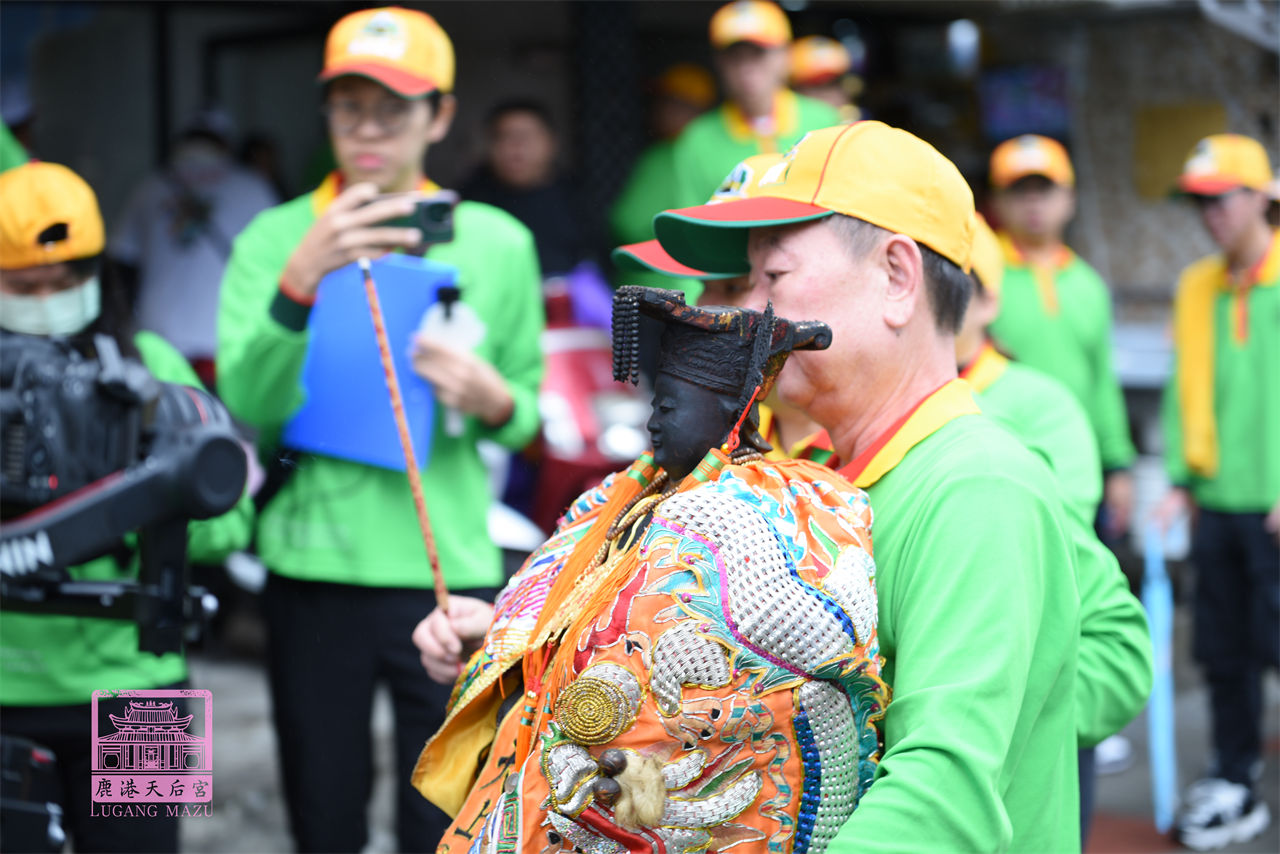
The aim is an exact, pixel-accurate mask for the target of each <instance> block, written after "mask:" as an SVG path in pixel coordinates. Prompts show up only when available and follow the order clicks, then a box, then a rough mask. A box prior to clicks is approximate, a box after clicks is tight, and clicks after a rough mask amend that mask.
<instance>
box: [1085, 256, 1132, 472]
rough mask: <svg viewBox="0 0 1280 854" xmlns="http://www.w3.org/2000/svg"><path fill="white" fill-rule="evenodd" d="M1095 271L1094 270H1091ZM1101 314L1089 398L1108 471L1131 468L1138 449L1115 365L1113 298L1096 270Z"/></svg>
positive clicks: (1096, 324)
mask: <svg viewBox="0 0 1280 854" xmlns="http://www.w3.org/2000/svg"><path fill="white" fill-rule="evenodd" d="M1090 272H1091V273H1092V271H1090ZM1092 277H1093V278H1094V279H1096V281H1097V289H1098V294H1099V297H1098V317H1097V320H1096V322H1095V323H1094V324H1093V327H1092V328H1093V329H1094V330H1095V331H1096V335H1097V337H1096V338H1095V339H1094V342H1093V348H1092V350H1093V352H1092V353H1091V354H1090V356H1089V358H1090V361H1092V362H1093V376H1094V377H1095V381H1094V384H1093V389H1092V400H1091V401H1089V405H1088V408H1089V410H1090V412H1089V416H1090V417H1089V420H1090V421H1091V422H1093V425H1094V429H1095V430H1096V431H1097V434H1098V451H1099V453H1100V454H1101V455H1102V468H1103V470H1104V471H1112V470H1114V469H1123V468H1128V467H1129V466H1130V465H1132V464H1133V459H1134V457H1136V456H1137V451H1136V450H1135V449H1134V447H1133V440H1132V439H1131V438H1130V436H1129V413H1128V411H1127V410H1126V409H1125V404H1124V393H1123V392H1122V391H1121V390H1120V380H1119V378H1118V377H1116V372H1115V367H1114V365H1113V364H1112V355H1111V351H1112V347H1113V344H1112V341H1111V297H1110V294H1109V292H1108V291H1107V286H1106V283H1104V282H1103V281H1102V279H1101V278H1100V277H1098V276H1097V274H1096V273H1094V274H1093V276H1092Z"/></svg>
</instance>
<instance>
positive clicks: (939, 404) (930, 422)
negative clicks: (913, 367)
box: [840, 379, 982, 489]
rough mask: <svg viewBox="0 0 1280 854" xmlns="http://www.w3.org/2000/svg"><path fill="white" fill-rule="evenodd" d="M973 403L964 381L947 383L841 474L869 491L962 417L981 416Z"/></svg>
mask: <svg viewBox="0 0 1280 854" xmlns="http://www.w3.org/2000/svg"><path fill="white" fill-rule="evenodd" d="M981 411H982V410H981V409H979V408H978V404H977V403H976V402H975V401H974V399H973V389H972V388H970V387H969V384H968V383H966V382H964V381H963V380H959V379H954V380H951V381H949V382H947V383H946V384H945V385H943V386H942V387H941V388H939V389H938V390H937V391H935V392H933V394H931V395H929V396H928V397H926V398H925V399H924V400H922V401H920V403H918V404H916V407H915V408H914V409H912V410H911V411H910V412H908V413H907V414H906V415H905V416H903V417H902V418H900V419H899V420H898V422H897V423H896V424H894V425H893V426H892V427H890V428H889V429H888V430H887V431H885V434H884V435H883V436H881V437H880V438H879V439H877V440H876V442H875V443H874V444H873V445H872V446H871V447H870V448H868V449H867V450H865V451H863V452H862V453H861V454H859V455H858V458H857V459H856V460H854V461H853V462H851V463H849V465H847V466H845V467H844V468H842V469H841V470H840V474H842V475H844V476H845V477H846V478H848V479H849V480H851V481H853V483H854V485H855V486H858V487H861V488H862V489H866V488H867V487H869V486H871V485H872V484H874V483H875V482H876V481H878V480H880V478H882V477H884V476H885V475H886V474H888V473H889V472H891V471H893V467H894V466H896V465H897V464H898V463H900V462H902V458H903V457H905V456H906V455H907V452H908V451H910V450H911V449H912V448H914V447H915V446H916V445H918V444H920V443H921V442H923V441H924V440H925V439H927V438H929V437H930V436H932V435H933V434H934V433H936V432H938V430H940V429H942V427H943V426H945V425H946V424H947V423H948V422H950V421H953V420H954V419H956V418H959V417H960V416H961V415H973V414H976V413H979V412H981Z"/></svg>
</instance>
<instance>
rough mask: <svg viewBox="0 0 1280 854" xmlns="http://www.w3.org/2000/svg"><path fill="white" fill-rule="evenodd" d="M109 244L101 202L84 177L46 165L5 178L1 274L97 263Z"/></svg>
mask: <svg viewBox="0 0 1280 854" xmlns="http://www.w3.org/2000/svg"><path fill="white" fill-rule="evenodd" d="M105 243H106V241H105V239H104V237H103V231H102V213H101V212H100V211H99V210H98V197H97V196H95V195H94V194H93V189H92V188H90V186H89V185H88V184H86V183H85V180H84V179H83V178H81V177H80V176H79V175H77V174H76V173H74V172H72V171H71V170H70V169H68V168H67V167H65V166H60V165H59V164H57V163H41V162H32V163H24V164H22V165H21V166H15V167H14V168H12V169H9V170H8V171H6V172H2V173H0V268H3V269H6V270H19V269H24V268H26V267H39V266H42V265H44V264H60V263H62V262H63V261H74V260H75V259H77V258H92V257H93V256H94V255H98V254H100V253H101V252H102V247H103V246H104V245H105Z"/></svg>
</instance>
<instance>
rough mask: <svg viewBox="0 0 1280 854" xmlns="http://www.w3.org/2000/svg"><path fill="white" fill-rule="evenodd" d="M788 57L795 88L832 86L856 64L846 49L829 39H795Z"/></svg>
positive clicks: (820, 37)
mask: <svg viewBox="0 0 1280 854" xmlns="http://www.w3.org/2000/svg"><path fill="white" fill-rule="evenodd" d="M789 54H790V55H789V61H790V63H791V84H792V85H793V86H819V85H821V84H823V83H830V82H831V81H832V80H835V79H836V78H838V77H840V76H841V75H843V74H847V73H848V72H849V69H850V68H852V67H853V60H851V59H850V58H849V51H847V50H845V47H844V45H842V44H840V42H838V41H836V40H835V39H832V38H827V37H826V36H805V37H804V38H802V39H796V41H795V42H794V43H793V44H792V45H791V50H790V52H789Z"/></svg>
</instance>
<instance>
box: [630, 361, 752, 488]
mask: <svg viewBox="0 0 1280 854" xmlns="http://www.w3.org/2000/svg"><path fill="white" fill-rule="evenodd" d="M735 403H736V401H733V400H731V399H730V398H729V397H727V396H726V395H722V394H717V393H716V392H714V391H710V390H709V389H705V388H703V387H702V386H699V385H694V384H693V383H691V382H688V381H687V380H682V379H680V378H679V377H673V376H671V375H670V374H664V373H659V374H658V378H657V380H656V381H655V382H654V384H653V415H652V416H651V417H650V418H649V425H648V427H649V435H650V436H651V437H652V439H653V459H654V462H656V463H657V464H658V465H660V466H662V467H663V468H664V469H666V470H667V474H668V475H669V476H670V477H671V479H672V481H676V482H678V481H680V480H683V479H684V477H685V476H686V475H688V474H689V473H690V472H692V471H693V470H694V468H696V467H697V465H698V462H699V461H700V460H701V459H702V458H703V457H704V456H706V454H707V451H709V450H711V449H712V448H714V447H716V446H717V445H719V444H720V443H721V442H723V441H724V440H725V438H726V437H727V436H728V435H729V430H730V429H732V428H733V424H734V420H735V419H734V413H733V407H734V404H735Z"/></svg>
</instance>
